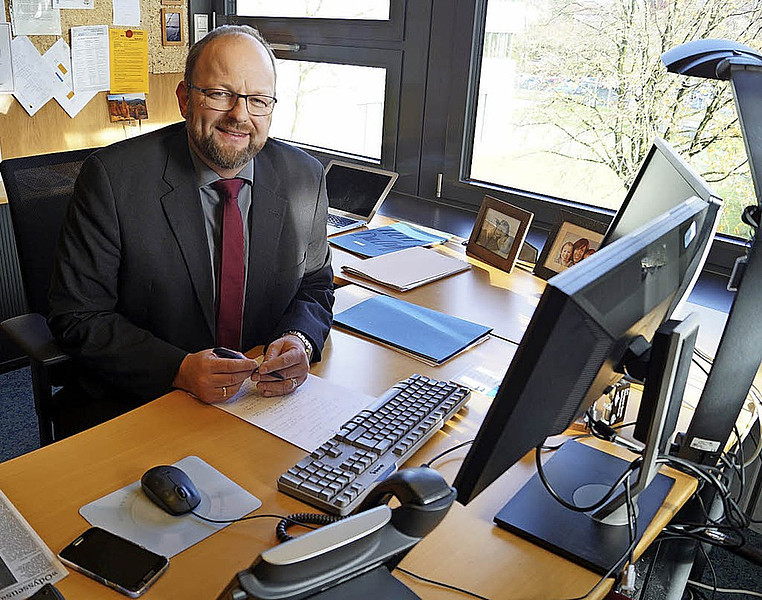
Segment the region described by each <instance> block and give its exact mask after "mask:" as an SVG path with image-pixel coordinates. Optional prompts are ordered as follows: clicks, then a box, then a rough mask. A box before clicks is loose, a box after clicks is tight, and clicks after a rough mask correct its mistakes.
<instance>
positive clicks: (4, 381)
mask: <svg viewBox="0 0 762 600" xmlns="http://www.w3.org/2000/svg"><path fill="white" fill-rule="evenodd" d="M38 447H39V433H38V429H37V416H36V415H35V412H34V401H33V398H32V390H31V376H30V373H29V369H28V368H26V369H18V370H16V371H11V372H9V373H5V374H0V462H2V461H6V460H9V459H11V458H14V457H16V456H19V455H21V454H24V453H26V452H31V451H32V450H35V449H36V448H38ZM0 487H2V482H0ZM748 539H749V542H750V543H751V544H753V545H754V546H756V547H757V548H760V549H762V535H759V534H757V533H754V532H751V531H750V532H749V534H748ZM709 557H710V559H711V562H712V566H713V567H714V572H715V573H716V578H717V586H718V587H720V588H735V589H739V588H740V589H745V590H751V591H754V592H756V593H757V594H759V595H752V594H726V593H721V592H718V593H716V594H713V593H712V591H708V590H702V591H700V592H698V593H694V594H693V596H691V592H686V593H685V594H684V596H683V598H684V600H692V599H695V600H702V599H706V600H709V599H711V600H746V599H753V598H762V567H760V566H757V565H753V564H752V563H749V562H747V561H746V560H744V559H742V558H739V557H737V556H735V555H733V554H730V553H729V552H726V551H724V550H720V549H713V550H712V551H711V552H710V553H709ZM644 558H645V560H641V561H640V563H639V564H638V567H639V568H638V571H639V574H640V577H639V580H640V583H642V577H643V575H644V574H645V571H646V567H647V561H648V560H649V558H648V555H646V557H644ZM656 571H658V569H656ZM701 581H702V582H704V583H706V584H708V585H710V586H711V585H713V577H712V571H711V569H710V568H706V569H705V570H704V573H703V575H702V577H701ZM640 583H639V584H638V591H637V593H636V594H635V598H637V599H638V600H661V599H662V598H664V597H665V592H664V589H663V587H662V585H661V583H660V581H659V578H658V577H656V578H652V579H651V581H650V582H649V584H648V586H647V588H646V590H645V594H642V593H641V592H643V590H642V588H641V585H640ZM495 600H497V599H495Z"/></svg>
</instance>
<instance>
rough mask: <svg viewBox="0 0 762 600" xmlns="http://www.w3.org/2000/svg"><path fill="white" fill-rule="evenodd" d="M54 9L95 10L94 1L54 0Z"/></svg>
mask: <svg viewBox="0 0 762 600" xmlns="http://www.w3.org/2000/svg"><path fill="white" fill-rule="evenodd" d="M53 8H78V9H80V10H81V9H91V8H95V2H94V0H53Z"/></svg>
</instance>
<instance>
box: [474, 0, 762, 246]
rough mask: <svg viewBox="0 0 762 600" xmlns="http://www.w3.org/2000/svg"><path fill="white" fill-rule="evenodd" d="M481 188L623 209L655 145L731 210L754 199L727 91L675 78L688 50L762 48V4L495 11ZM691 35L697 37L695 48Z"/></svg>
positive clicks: (478, 172)
mask: <svg viewBox="0 0 762 600" xmlns="http://www.w3.org/2000/svg"><path fill="white" fill-rule="evenodd" d="M487 8H488V10H487V22H486V35H485V40H484V49H483V63H482V73H481V79H480V81H479V96H478V109H477V118H476V123H475V131H474V140H473V141H474V147H473V157H472V165H471V177H472V178H473V179H477V180H483V181H489V182H493V183H498V184H501V185H505V186H508V187H511V188H516V189H521V190H528V191H533V192H539V193H542V194H547V195H550V196H554V197H560V198H564V199H568V200H574V201H577V202H582V203H584V204H589V205H593V206H597V207H605V208H612V209H616V208H618V207H619V204H620V203H621V201H622V199H623V198H624V194H625V189H626V186H628V185H629V184H630V183H631V181H632V179H633V177H634V175H635V173H636V170H637V168H638V166H639V165H640V163H641V161H642V159H643V158H644V156H645V153H646V152H647V151H648V149H649V147H650V145H651V141H652V139H653V138H654V137H655V136H660V137H663V138H665V139H666V140H667V141H668V142H669V143H670V144H671V145H672V146H674V147H675V148H676V149H677V150H678V152H680V153H681V154H682V155H683V157H684V158H685V159H686V160H687V161H688V162H689V163H690V164H691V165H692V166H693V168H694V169H695V170H696V171H697V172H699V173H700V174H701V175H703V176H704V178H705V179H706V180H707V181H708V182H709V183H710V185H711V186H712V187H713V188H714V190H715V192H716V193H717V194H718V195H720V196H722V197H723V198H724V199H725V211H724V217H723V221H722V223H721V225H720V230H721V231H722V232H724V233H727V234H730V235H736V236H739V237H745V236H746V235H747V234H748V229H747V228H746V226H744V225H742V224H741V222H740V214H741V209H742V207H743V206H746V205H747V204H753V203H755V201H754V196H753V189H752V185H751V180H750V178H749V173H748V168H747V166H746V164H745V161H746V153H745V151H744V148H743V142H742V140H741V138H740V132H739V129H738V127H737V123H736V113H735V108H734V106H733V99H732V95H731V92H730V89H729V87H728V85H727V84H726V83H724V82H715V81H708V80H702V79H697V78H687V77H682V76H678V75H674V74H671V73H667V71H666V69H665V68H664V66H663V65H662V63H661V60H660V56H661V53H662V52H664V51H665V50H668V49H670V48H673V47H675V46H677V45H679V44H681V43H683V42H684V41H686V39H701V38H727V39H732V40H736V41H739V42H742V43H745V44H748V45H750V46H752V47H759V46H760V45H761V44H760V42H762V35H760V28H761V27H762V18H761V17H762V0H753V1H748V0H681V1H680V2H669V1H665V0H657V1H653V0H635V1H631V0H627V1H624V0H613V1H612V0H590V1H588V2H585V3H575V2H569V1H568V0H531V1H526V2H521V1H519V0H489V4H488V7H487ZM686 36H689V37H686Z"/></svg>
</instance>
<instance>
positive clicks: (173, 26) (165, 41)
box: [161, 7, 185, 46]
mask: <svg viewBox="0 0 762 600" xmlns="http://www.w3.org/2000/svg"><path fill="white" fill-rule="evenodd" d="M183 16H184V11H183V9H182V8H179V7H178V8H162V9H161V45H162V46H184V45H185V19H184V18H183Z"/></svg>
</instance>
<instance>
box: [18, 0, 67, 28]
mask: <svg viewBox="0 0 762 600" xmlns="http://www.w3.org/2000/svg"><path fill="white" fill-rule="evenodd" d="M11 23H13V35H61V11H59V10H58V9H55V8H53V5H52V3H51V0H12V2H11Z"/></svg>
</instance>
